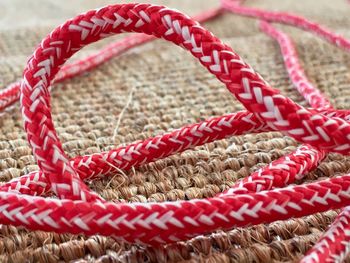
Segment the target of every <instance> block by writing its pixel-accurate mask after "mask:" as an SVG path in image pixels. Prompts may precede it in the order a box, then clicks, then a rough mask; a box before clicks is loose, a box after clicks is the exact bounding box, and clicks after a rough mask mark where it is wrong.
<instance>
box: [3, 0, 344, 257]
mask: <svg viewBox="0 0 350 263" xmlns="http://www.w3.org/2000/svg"><path fill="white" fill-rule="evenodd" d="M304 2H306V3H304ZM102 4H105V3H98V5H102ZM181 4H183V5H181ZM247 4H251V5H254V6H258V5H261V7H262V8H271V6H273V7H274V8H276V9H280V10H288V11H293V12H294V13H298V14H303V15H305V16H306V17H310V18H313V19H314V20H316V21H319V22H321V23H323V24H325V25H327V26H329V27H330V28H332V29H334V30H335V31H338V32H340V33H342V34H343V35H345V36H348V37H349V35H350V32H347V31H346V28H348V26H349V24H350V22H349V21H346V20H347V14H348V11H349V10H350V7H349V6H348V5H347V4H346V3H345V1H342V0H338V1H336V3H332V4H331V3H328V2H327V1H322V5H323V6H322V5H321V4H318V5H317V6H316V3H315V2H314V1H312V0H310V1H303V5H299V6H298V5H297V4H296V3H295V1H284V2H283V3H280V2H279V1H250V2H248V3H247ZM173 6H174V5H173ZM175 6H177V7H178V8H179V9H181V10H183V11H185V12H186V13H192V10H193V9H196V8H191V5H189V4H188V3H187V4H185V3H181V2H180V3H176V4H175ZM41 8H47V10H50V8H52V7H50V6H46V7H45V4H43V5H42V6H41ZM83 8H84V9H85V7H80V10H81V11H82V9H83ZM5 9H6V7H5ZM72 10H74V8H72ZM196 10H198V6H197V9H196ZM66 12H67V16H72V13H71V12H72V11H71V10H70V11H69V12H68V11H67V10H66ZM62 13H63V14H65V12H64V10H62ZM62 13H61V14H62ZM68 13H69V14H68ZM31 15H33V14H31ZM57 15H60V14H57ZM12 18H13V17H12ZM65 18H66V17H65ZM65 18H64V19H65ZM21 19H23V17H22V18H21ZM64 19H63V20H64ZM40 21H41V20H40ZM46 22H47V24H48V25H47V26H45V23H46ZM0 23H2V22H0ZM40 23H41V24H42V25H43V27H42V28H39V29H38V28H34V27H33V28H32V29H31V28H29V29H23V28H22V29H21V28H17V29H15V30H14V31H9V30H7V31H6V30H5V32H0V34H1V38H0V39H1V42H0V52H1V55H2V58H1V60H0V63H1V66H2V67H0V76H1V77H2V78H3V80H2V83H0V84H1V85H2V86H5V85H6V84H8V83H10V82H12V81H14V80H15V79H17V78H19V77H20V75H21V71H22V70H23V67H24V62H25V57H26V56H27V55H29V54H30V53H31V52H32V51H33V49H34V46H35V45H36V44H37V43H38V42H39V41H40V40H41V38H42V37H43V36H44V35H45V34H47V33H48V32H49V31H50V29H52V27H53V26H54V25H56V24H57V23H56V21H55V22H54V23H53V24H50V22H49V21H45V19H44V20H43V21H41V22H40ZM206 25H207V27H208V28H209V29H210V30H212V31H213V32H214V33H215V34H216V35H217V36H219V37H220V38H224V41H225V42H226V43H228V44H229V45H231V46H233V47H234V48H235V50H236V51H237V52H238V53H239V54H241V55H242V57H244V58H245V60H246V61H248V62H249V63H250V64H251V65H252V66H253V67H254V68H255V69H257V70H258V71H259V72H260V73H261V74H262V75H263V76H264V77H265V78H266V79H267V80H268V81H269V82H270V83H271V84H272V85H273V86H275V87H278V88H280V89H281V90H282V92H283V94H287V95H289V96H290V97H291V98H292V99H293V100H294V101H296V102H301V103H302V104H305V102H303V99H302V98H301V96H300V95H298V94H297V92H296V91H294V89H293V87H292V85H291V84H290V83H289V80H288V77H287V74H286V71H285V69H284V66H283V61H282V58H281V55H280V51H279V48H278V46H277V44H276V43H275V42H274V41H272V40H271V39H269V38H268V37H266V36H265V35H263V34H262V33H260V32H259V31H258V28H257V24H256V22H254V20H252V19H247V18H239V17H235V16H234V15H232V14H226V15H224V16H222V17H221V18H219V19H217V20H216V21H214V22H210V23H207V24H206ZM286 30H287V29H286ZM287 31H288V32H289V30H287ZM290 32H291V33H292V37H293V39H294V40H295V42H296V44H297V48H298V52H299V55H300V59H301V61H302V62H303V63H304V67H305V69H306V74H307V75H308V77H309V78H310V80H311V81H314V82H315V83H316V84H317V86H318V87H319V88H320V89H321V90H322V91H323V92H324V93H325V94H326V95H328V97H329V98H330V99H331V102H332V103H333V104H334V105H335V106H336V107H337V108H349V103H347V100H346V98H347V95H348V94H347V91H346V87H347V86H348V85H349V84H348V83H349V81H350V78H349V74H348V73H347V71H348V69H349V66H350V64H349V62H348V61H349V58H350V56H349V55H347V54H345V53H344V52H342V51H340V50H338V49H336V48H334V47H331V46H330V45H328V44H326V43H324V42H323V41H321V40H318V39H316V38H315V37H314V36H311V35H309V34H307V33H304V32H301V31H299V30H294V29H293V30H290ZM22 40H24V41H22ZM98 45H99V46H100V44H98ZM175 49H176V50H175ZM140 50H147V52H144V53H141V52H140ZM82 53H84V51H83V52H82ZM85 54H87V52H85ZM174 54H176V55H174ZM169 65H171V67H170V66H169ZM174 68H175V69H176V70H174ZM158 71H160V72H161V73H162V74H161V76H159V75H157V74H156V72H158ZM59 86H60V87H58V88H57V90H56V91H54V92H53V97H54V99H53V109H54V110H53V112H54V118H55V121H56V127H57V130H58V132H59V135H60V138H61V140H62V141H63V142H64V150H65V151H66V152H67V153H68V154H69V155H70V156H71V157H73V156H76V155H81V154H87V153H91V152H99V151H101V150H108V149H111V148H113V147H115V146H116V145H120V144H121V143H128V142H133V141H135V140H139V139H144V138H146V137H149V136H152V135H156V134H159V133H162V132H164V131H167V130H170V129H173V128H178V127H181V126H182V125H184V124H186V123H193V122H195V121H199V120H202V119H204V118H207V117H210V116H212V115H221V114H224V113H228V112H235V111H237V110H239V109H242V107H241V105H240V104H238V103H236V102H235V100H234V98H233V97H232V96H231V95H230V94H229V93H228V92H227V91H226V90H225V88H224V87H222V85H221V84H220V83H219V82H218V81H216V80H213V78H212V76H211V75H210V74H208V73H206V72H205V71H204V70H203V69H202V68H201V67H200V66H199V65H197V63H196V62H195V61H194V60H193V59H192V58H191V57H190V56H189V55H188V54H186V53H185V52H181V51H179V50H178V48H176V47H173V46H171V45H169V44H168V43H164V42H162V41H156V42H154V43H152V44H147V45H146V46H144V47H141V48H138V49H135V50H133V51H130V52H128V54H126V55H123V56H122V57H120V58H116V59H113V60H112V61H111V62H109V63H107V64H106V65H103V66H101V67H100V68H98V69H96V70H94V71H93V72H91V73H89V74H87V75H85V76H82V77H78V78H75V79H73V80H69V81H66V82H64V83H63V84H60V85H59ZM63 87H64V88H63ZM79 90H80V91H83V90H84V92H80V91H79ZM135 91H137V92H135ZM198 92H201V94H202V97H197V96H196V94H197V93H198ZM0 121H1V132H0V134H1V135H0V136H1V144H0V146H1V152H0V154H1V166H2V167H1V180H2V181H8V180H9V179H11V178H13V177H16V176H19V175H22V174H25V173H27V172H28V171H31V170H36V169H37V167H36V166H34V165H33V164H34V163H35V161H34V159H33V157H32V156H31V150H30V148H29V147H28V145H27V142H26V140H25V135H24V133H23V130H22V121H21V116H20V114H19V110H18V107H16V108H15V109H14V110H13V112H12V113H11V115H10V114H5V115H4V116H2V117H1V120H0ZM296 146H297V143H296V142H295V141H294V140H292V139H290V138H287V137H283V136H281V135H280V134H279V133H267V134H260V135H247V136H241V137H235V138H231V139H227V140H223V141H219V142H215V143H212V144H208V145H206V146H203V147H199V148H197V149H196V150H194V151H187V152H185V153H182V154H179V155H175V156H173V157H170V158H167V159H164V160H161V161H157V162H156V163H153V164H150V165H146V166H143V167H141V168H139V169H136V170H131V171H129V172H126V174H123V173H124V172H122V171H121V173H120V174H116V175H115V176H114V177H113V178H107V179H104V180H102V181H96V182H94V183H93V184H91V187H92V189H93V190H95V191H97V192H98V193H99V194H101V196H102V197H104V198H106V199H107V200H114V199H124V200H127V201H142V202H147V201H165V200H177V199H192V198H203V197H210V196H213V195H214V194H215V193H218V192H220V191H223V190H224V189H225V188H227V186H228V185H232V184H233V183H234V182H235V181H236V180H237V179H238V178H241V177H244V176H248V175H249V174H250V173H251V172H252V171H255V170H256V169H257V168H259V167H261V166H263V165H265V164H267V163H269V162H270V161H271V160H275V159H277V158H278V157H281V156H282V155H285V154H286V153H288V152H290V151H292V150H293V149H295V148H296ZM349 167H350V162H349V159H348V158H345V157H342V156H340V155H336V154H332V155H330V156H329V157H328V158H327V159H326V160H325V161H324V162H323V163H322V164H321V165H320V166H319V168H318V169H317V170H316V171H315V172H313V173H311V174H309V175H308V176H307V177H306V178H304V179H303V181H301V182H304V181H311V180H316V179H319V178H322V177H333V176H335V175H339V174H341V173H345V172H347V171H348V168H349ZM131 175H133V176H132V177H131ZM301 182H300V183H301ZM335 215H336V213H335V212H327V213H324V214H323V215H314V216H310V217H307V218H304V219H297V220H290V221H287V222H278V223H274V224H271V225H267V226H256V227H253V228H250V229H235V230H233V231H231V232H228V233H223V232H220V233H217V234H212V235H210V236H207V237H198V238H196V239H194V240H192V241H189V242H186V243H182V244H180V245H171V246H170V247H167V248H166V249H165V250H161V249H159V250H155V249H151V248H147V249H145V248H142V247H139V246H132V247H131V246H129V245H122V244H119V243H116V242H115V241H114V240H112V239H110V238H102V237H90V238H89V239H84V238H83V237H71V236H69V235H57V234H49V233H43V232H27V231H25V230H20V229H16V228H13V227H5V226H3V227H2V230H1V232H2V235H3V236H4V237H3V238H2V240H1V241H2V243H3V245H2V249H1V252H2V258H1V260H3V261H5V260H13V261H15V262H18V261H20V260H23V261H24V260H28V259H29V260H32V261H38V260H41V261H49V262H54V261H57V260H65V261H69V260H76V259H81V258H85V259H87V260H91V261H92V260H95V259H98V260H101V261H102V260H112V261H113V260H114V261H119V260H127V259H129V260H131V261H134V260H139V261H144V260H146V259H150V260H151V261H162V260H164V261H165V260H166V259H168V260H193V261H206V260H212V261H213V262H225V261H229V260H232V261H237V262H251V261H254V260H255V261H258V262H269V261H271V260H272V259H274V260H277V261H286V260H291V259H295V258H296V257H299V256H300V255H301V254H303V253H305V252H306V250H308V249H309V248H310V247H311V245H312V244H313V242H315V241H316V240H317V239H318V237H319V235H320V234H321V233H322V231H323V230H324V229H325V228H326V227H327V226H328V224H329V223H330V222H331V221H332V220H333V219H334V217H335ZM16 250H20V251H17V252H16V253H14V251H16ZM107 262H108V261H107Z"/></svg>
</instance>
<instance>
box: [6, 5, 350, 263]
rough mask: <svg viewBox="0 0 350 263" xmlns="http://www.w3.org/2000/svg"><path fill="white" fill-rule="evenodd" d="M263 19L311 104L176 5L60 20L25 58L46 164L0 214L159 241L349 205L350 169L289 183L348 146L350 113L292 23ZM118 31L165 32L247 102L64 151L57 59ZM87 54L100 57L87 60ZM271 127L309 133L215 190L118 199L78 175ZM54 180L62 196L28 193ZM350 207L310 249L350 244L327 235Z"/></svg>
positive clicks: (17, 184) (287, 18)
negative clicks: (167, 129) (76, 151)
mask: <svg viewBox="0 0 350 263" xmlns="http://www.w3.org/2000/svg"><path fill="white" fill-rule="evenodd" d="M222 4H223V7H224V8H227V9H229V10H231V11H233V12H236V13H240V14H244V15H249V16H253V17H258V18H262V19H264V20H268V21H275V22H282V23H287V24H288V23H289V24H293V23H294V25H295V26H300V27H303V28H306V29H307V30H312V31H314V32H316V33H317V34H319V35H321V36H323V37H324V38H326V39H327V40H328V41H331V42H333V43H334V44H337V45H338V46H341V47H343V48H345V49H347V45H348V43H349V42H348V41H347V40H346V39H343V38H341V37H340V36H334V35H333V34H332V33H331V32H329V31H327V30H325V29H324V28H322V27H321V26H319V25H317V24H315V23H311V22H309V21H307V20H305V19H301V18H300V17H296V16H292V15H289V14H283V15H281V14H279V15H277V13H273V12H267V11H261V10H257V9H252V8H247V7H242V6H239V5H238V4H237V3H236V4H232V3H229V2H228V1H226V0H222ZM219 12H220V10H219V9H216V10H214V11H213V12H209V13H207V18H210V17H214V16H215V15H217V14H218V13H219ZM261 29H262V30H264V31H265V32H267V33H268V34H269V35H271V36H272V37H274V38H276V39H277V40H278V41H279V44H280V46H281V50H282V54H283V55H284V58H285V64H286V68H287V69H288V73H289V75H290V78H291V80H292V81H293V83H294V84H295V85H296V87H297V89H298V90H299V92H300V93H302V94H303V95H304V97H305V99H306V100H307V101H308V102H309V103H310V105H311V106H312V107H313V108H309V109H306V108H303V107H302V106H300V105H298V104H296V103H294V102H293V101H291V100H290V99H288V98H286V97H284V96H283V95H281V94H279V92H278V91H277V90H274V89H272V88H271V87H270V86H269V84H268V83H267V82H266V81H264V80H263V79H262V77H261V76H260V75H259V74H258V73H256V72H255V71H254V70H253V69H252V68H251V67H250V66H249V65H248V64H246V63H245V62H244V61H243V60H242V59H241V58H240V57H239V56H238V55H237V54H236V53H234V51H233V50H232V49H231V48H230V47H228V46H227V45H225V44H223V43H222V42H221V41H220V40H219V39H217V38H216V37H215V36H213V34H211V33H210V32H208V31H207V30H205V29H204V28H202V27H201V26H200V25H199V24H198V23H196V22H194V21H193V20H192V19H190V18H189V17H187V16H185V15H183V14H181V13H179V12H178V11H174V10H170V9H168V8H165V7H161V6H153V5H146V4H125V5H115V6H108V7H106V8H102V9H100V10H97V11H96V10H94V11H90V12H88V13H86V14H84V15H80V16H78V17H76V18H74V19H72V20H70V21H68V22H66V23H65V24H63V25H62V26H61V27H59V28H56V29H55V30H54V31H53V32H52V33H51V34H50V35H49V36H48V37H47V38H45V39H44V40H43V41H42V43H41V45H40V47H39V48H38V49H37V50H36V51H35V52H34V55H33V56H32V58H31V59H30V61H29V62H28V66H27V68H26V70H25V72H24V81H23V82H22V87H21V104H22V107H21V108H22V114H23V116H24V121H25V129H26V131H27V135H28V140H29V143H30V144H31V146H32V148H33V153H34V155H35V156H36V158H37V160H38V164H39V166H40V168H41V171H39V172H34V173H31V174H28V175H26V176H23V177H20V178H17V179H14V180H12V181H10V182H9V183H7V184H5V185H3V186H1V188H0V190H2V191H3V192H0V222H1V223H5V224H13V225H23V226H26V227H28V228H31V229H42V230H48V231H56V232H69V233H86V234H96V233H100V234H104V235H112V236H115V237H116V238H119V239H123V240H127V241H129V242H138V243H146V244H159V243H167V242H176V241H178V240H184V239H188V238H190V237H193V236H195V235H196V234H199V233H200V234H202V233H207V232H210V231H214V230H216V229H230V228H232V227H234V226H246V225H249V224H258V223H263V222H272V221H275V220H281V219H287V218H290V217H292V216H303V215H309V214H312V213H315V212H320V211H326V210H329V209H332V208H340V207H344V206H345V205H349V203H350V195H349V189H350V175H345V176H342V177H337V178H332V179H329V180H324V181H320V182H316V183H311V184H306V185H300V186H289V187H285V188H281V187H284V186H287V185H289V184H291V183H293V182H294V181H295V180H296V179H300V178H301V177H302V176H303V175H304V174H305V173H307V172H308V171H311V170H312V169H314V168H315V167H317V165H318V163H319V162H320V161H321V160H322V159H323V158H324V156H325V154H326V153H327V152H329V151H333V152H340V153H343V154H348V152H349V148H350V144H349V139H350V137H349V136H348V131H349V129H350V127H349V123H348V119H349V118H348V116H349V114H348V111H337V110H334V109H333V108H332V106H331V105H330V103H329V101H328V100H327V99H326V98H325V97H324V96H323V95H322V94H321V93H320V92H319V91H318V90H317V89H315V88H314V87H313V86H312V85H311V84H310V83H309V82H308V81H307V78H306V76H305V75H304V74H303V72H302V69H301V67H300V65H299V64H298V61H297V57H296V52H295V49H294V47H293V44H292V43H291V41H290V39H289V38H288V37H287V36H286V35H284V34H283V33H281V32H279V31H277V30H276V29H274V28H273V27H272V26H271V25H269V24H267V23H261ZM122 31H129V32H142V33H146V34H150V35H154V36H155V37H162V38H164V39H166V40H168V41H171V42H173V43H175V44H177V45H180V46H182V47H183V48H185V49H187V50H189V51H190V52H191V53H192V55H193V56H195V57H196V58H198V60H199V61H200V63H201V64H203V65H204V66H205V67H206V68H207V69H208V70H209V71H210V72H211V73H213V74H214V75H215V76H216V77H217V78H218V79H219V80H221V81H222V82H223V83H224V84H225V85H226V86H227V88H228V89H229V90H230V91H231V92H232V93H233V94H234V95H235V96H236V98H237V99H238V100H240V101H241V102H242V103H243V105H244V106H245V107H246V108H247V110H248V111H245V112H239V113H233V114H228V115H226V116H223V117H217V118H212V119H209V120H207V121H204V122H202V123H199V124H194V125H190V126H187V127H184V128H181V129H179V130H177V131H174V132H171V133H168V134H165V135H163V136H157V137H155V138H151V139H148V140H145V141H143V142H140V143H135V144H132V145H129V146H127V147H121V148H118V149H116V150H112V151H110V152H105V153H101V154H94V155H90V156H82V157H78V158H75V159H74V160H68V158H67V157H66V155H65V154H64V152H63V150H62V147H61V143H60V142H59V140H58V137H57V135H56V132H55V130H54V127H53V123H52V120H51V113H50V107H49V105H50V95H49V91H48V87H49V85H50V83H51V82H52V81H53V80H54V77H55V75H56V74H57V72H58V69H59V67H60V66H61V65H63V63H64V62H65V60H66V59H68V58H69V57H70V56H72V55H73V54H74V53H75V52H77V51H78V50H79V49H80V48H81V47H82V46H84V45H87V44H89V43H92V42H95V41H98V40H99V39H100V38H102V37H107V36H109V35H111V34H116V33H119V32H122ZM330 36H332V37H330ZM149 39H151V37H140V38H139V40H136V42H134V43H136V44H134V45H137V44H140V43H143V42H145V41H148V40H149ZM122 43H123V42H122ZM124 43H125V49H127V48H128V47H129V46H132V45H133V44H132V42H130V43H128V40H127V41H126V42H124ZM115 47H117V46H115ZM120 50H121V51H112V53H113V54H112V53H111V54H110V56H107V55H106V56H105V57H104V55H103V53H102V52H101V53H100V54H97V55H96V56H92V57H93V59H91V58H88V59H87V60H86V61H87V63H86V64H85V62H84V61H81V62H79V63H80V64H79V63H78V64H76V65H75V66H72V67H69V66H68V67H66V68H65V70H64V71H63V72H66V73H65V74H66V75H64V73H61V75H59V77H58V78H57V80H61V79H65V78H69V77H72V76H74V75H76V74H78V73H80V72H82V71H84V70H88V69H91V68H93V67H95V66H96V65H98V64H100V63H101V62H103V61H106V60H108V59H109V58H111V57H112V56H114V55H116V54H118V53H120V52H122V51H123V50H124V47H121V49H120ZM295 58H296V59H295ZM89 61H93V62H92V63H90V64H89ZM58 74H59V73H58ZM61 76H62V77H61ZM17 87H18V85H17ZM16 89H18V88H16V86H15V85H12V86H10V87H9V88H8V89H6V90H5V91H4V92H2V93H0V99H1V101H2V103H1V105H2V106H1V107H3V108H6V107H7V106H8V105H10V104H12V103H14V102H15V101H16V99H17V98H18V91H16ZM16 96H17V97H16ZM270 130H280V131H282V132H284V133H285V134H287V135H289V136H291V137H294V138H295V139H297V140H299V141H300V142H303V143H306V144H305V145H302V146H300V147H299V148H298V149H297V151H295V152H293V153H291V154H289V155H288V156H285V157H282V158H280V159H279V160H276V161H274V162H272V163H271V164H270V165H268V166H266V167H264V168H262V169H260V170H259V171H257V172H255V173H253V174H252V175H251V176H249V177H248V178H246V179H244V180H243V181H241V182H239V183H237V184H236V185H235V186H234V187H232V188H231V189H229V190H227V191H226V192H224V193H222V194H220V195H218V196H217V197H214V198H209V199H204V200H200V199H198V200H197V199H195V200H191V201H179V202H165V203H148V204H142V203H135V204H115V203H109V202H105V201H104V200H103V199H101V198H100V197H98V196H97V195H96V194H95V193H93V192H92V191H91V190H90V189H88V188H87V187H86V185H85V184H84V183H83V181H82V180H86V179H92V178H96V177H98V176H102V175H106V174H109V173H111V172H113V171H115V167H117V168H122V169H128V168H130V167H132V166H135V165H142V164H143V163H146V162H150V161H154V160H157V159H160V158H164V157H165V156H169V155H171V154H174V153H176V152H181V151H184V150H186V149H190V148H193V147H194V146H197V145H201V144H204V143H207V142H210V141H214V140H216V139H222V138H226V137H227V136H231V135H238V134H244V133H248V132H262V131H270ZM50 190H52V191H53V192H54V193H55V194H56V195H57V196H58V197H59V198H60V199H61V200H57V199H52V198H46V199H45V198H42V197H31V196H28V195H27V194H31V195H43V194H45V193H46V192H48V191H50ZM6 191H8V192H6ZM15 192H20V193H22V194H24V195H18V194H16V193H15ZM346 211H347V210H344V212H343V213H341V214H340V215H339V218H340V219H338V221H336V222H335V226H334V227H331V229H330V232H328V233H331V234H328V237H327V234H326V238H324V239H322V240H321V245H318V246H316V247H315V249H314V250H312V251H311V252H310V254H309V256H308V259H310V258H311V259H314V260H316V261H317V260H320V259H322V257H320V255H321V254H322V253H323V254H324V255H325V254H327V253H328V254H327V256H328V257H329V258H333V259H342V258H343V256H344V255H345V254H346V253H347V251H348V250H349V249H348V246H347V243H346V244H345V243H344V244H343V243H341V247H340V248H339V245H337V244H332V246H331V245H330V244H331V243H330V242H329V241H330V240H333V239H332V238H330V237H334V236H335V235H334V233H336V235H337V238H338V239H340V240H341V239H346V237H347V233H348V232H346V231H342V229H343V228H342V227H339V226H338V224H339V222H343V223H344V222H345V220H344V215H345V216H347V213H346ZM343 226H344V225H343ZM334 231H336V232H334ZM335 247H336V248H337V249H333V248H335ZM339 249H340V250H341V253H340V252H339ZM314 251H316V252H314ZM325 251H327V252H326V253H325ZM315 253H316V254H315ZM337 253H338V254H337ZM317 262H318V261H317Z"/></svg>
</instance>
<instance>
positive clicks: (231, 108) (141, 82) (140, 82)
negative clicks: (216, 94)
mask: <svg viewBox="0 0 350 263" xmlns="http://www.w3.org/2000/svg"><path fill="white" fill-rule="evenodd" d="M140 83H143V81H142V80H141V79H140ZM223 96H225V95H223ZM229 111H232V108H231V109H230V110H229Z"/></svg>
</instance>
